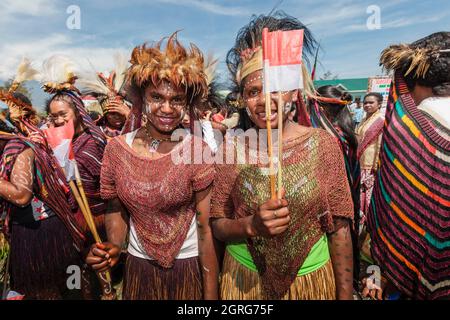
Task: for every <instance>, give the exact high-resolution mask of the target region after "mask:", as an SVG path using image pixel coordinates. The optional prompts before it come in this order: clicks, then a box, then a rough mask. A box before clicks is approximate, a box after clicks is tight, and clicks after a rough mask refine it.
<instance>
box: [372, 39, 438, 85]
mask: <svg viewBox="0 0 450 320" xmlns="http://www.w3.org/2000/svg"><path fill="white" fill-rule="evenodd" d="M437 52H438V51H437ZM433 54H434V52H433V49H431V48H413V47H411V46H410V45H407V44H399V45H392V46H390V47H388V48H386V49H384V50H383V52H382V53H381V58H380V65H382V66H383V67H384V68H385V69H386V70H397V69H402V70H406V72H405V74H404V75H405V76H407V75H408V74H410V73H411V72H413V71H414V74H413V76H414V77H415V78H424V77H425V75H426V74H427V71H428V69H429V68H430V58H431V57H432V55H433Z"/></svg>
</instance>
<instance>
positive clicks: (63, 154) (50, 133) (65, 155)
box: [43, 121, 76, 181]
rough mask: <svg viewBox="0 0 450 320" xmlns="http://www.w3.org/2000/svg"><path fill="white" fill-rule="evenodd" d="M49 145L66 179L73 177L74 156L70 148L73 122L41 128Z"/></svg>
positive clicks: (72, 178)
mask: <svg viewBox="0 0 450 320" xmlns="http://www.w3.org/2000/svg"><path fill="white" fill-rule="evenodd" d="M43 131H44V134H45V137H46V138H47V142H48V144H49V146H50V147H51V148H52V150H53V154H54V155H55V158H56V159H57V160H58V163H59V165H60V166H61V168H63V169H64V172H65V174H66V179H67V181H69V180H74V179H75V166H76V162H75V156H74V154H73V148H72V138H73V135H74V128H73V122H72V121H70V122H68V123H67V124H65V125H64V126H61V127H51V128H48V129H45V130H43Z"/></svg>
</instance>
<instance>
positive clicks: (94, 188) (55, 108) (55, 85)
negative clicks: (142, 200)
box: [40, 55, 106, 298]
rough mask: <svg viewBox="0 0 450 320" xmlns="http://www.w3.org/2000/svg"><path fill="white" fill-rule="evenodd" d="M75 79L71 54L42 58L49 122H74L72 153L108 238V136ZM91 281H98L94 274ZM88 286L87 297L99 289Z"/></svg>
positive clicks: (73, 202)
mask: <svg viewBox="0 0 450 320" xmlns="http://www.w3.org/2000/svg"><path fill="white" fill-rule="evenodd" d="M76 79H77V76H76V74H75V64H74V63H73V61H71V60H70V59H69V58H68V57H66V56H63V55H54V56H52V57H50V58H48V59H46V60H45V61H44V62H43V67H42V71H41V77H40V81H41V83H42V86H43V89H44V91H45V92H47V93H49V94H52V97H51V98H50V99H49V100H48V101H47V114H48V125H49V126H54V127H60V126H64V125H70V123H73V127H74V136H73V139H72V148H73V154H74V157H75V160H76V163H77V165H78V169H79V173H80V176H81V182H82V184H83V188H84V191H85V192H86V197H87V201H88V204H89V207H90V210H91V211H92V214H93V216H94V220H95V224H96V226H97V228H98V229H99V234H100V237H101V238H105V237H106V236H105V229H104V213H105V210H106V203H105V201H104V200H102V199H101V197H100V171H101V166H102V158H103V152H104V148H105V146H106V137H105V135H104V134H103V132H102V131H101V130H100V128H99V127H98V126H96V125H95V123H94V122H93V121H92V119H91V118H90V116H89V115H88V113H87V111H86V109H85V106H84V104H83V101H82V100H81V96H80V92H79V90H78V88H77V87H76V86H75V81H76ZM70 204H71V210H72V211H73V214H74V216H75V217H76V219H77V221H78V225H80V226H81V227H82V228H83V230H84V233H85V234H86V237H87V238H89V240H88V241H87V242H86V243H85V244H86V245H87V244H90V243H92V242H94V239H93V238H92V237H91V235H90V232H89V229H88V226H87V224H86V222H85V219H84V217H83V214H82V211H81V208H79V206H78V204H77V202H76V200H75V198H74V197H72V196H71V197H70ZM86 274H87V273H86ZM90 275H91V274H89V276H90ZM92 275H93V274H92ZM88 282H89V281H88ZM88 282H86V283H88ZM91 283H96V282H94V279H93V277H92V281H91ZM85 289H86V290H84V291H83V293H84V294H85V297H86V298H90V297H92V295H91V294H94V295H96V293H92V292H89V291H91V288H85Z"/></svg>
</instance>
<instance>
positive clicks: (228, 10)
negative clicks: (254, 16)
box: [156, 0, 251, 16]
mask: <svg viewBox="0 0 450 320" xmlns="http://www.w3.org/2000/svg"><path fill="white" fill-rule="evenodd" d="M156 1H157V2H160V3H167V4H174V5H180V6H188V7H189V6H192V7H196V8H197V9H200V10H202V11H206V12H209V13H214V14H218V15H224V16H248V15H249V14H251V12H250V11H249V10H247V9H245V8H243V7H232V6H223V5H220V4H217V3H213V2H212V1H209V0H208V1H205V0H184V1H180V0H156Z"/></svg>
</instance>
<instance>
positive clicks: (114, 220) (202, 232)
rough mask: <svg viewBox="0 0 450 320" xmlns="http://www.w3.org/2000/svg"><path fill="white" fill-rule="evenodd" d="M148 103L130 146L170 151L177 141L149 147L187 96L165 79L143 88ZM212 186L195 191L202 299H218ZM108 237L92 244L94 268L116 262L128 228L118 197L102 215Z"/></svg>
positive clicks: (178, 115)
mask: <svg viewBox="0 0 450 320" xmlns="http://www.w3.org/2000/svg"><path fill="white" fill-rule="evenodd" d="M144 100H145V101H146V104H147V111H148V112H147V113H146V116H147V119H148V122H147V126H146V127H143V128H140V129H139V131H138V133H137V134H136V137H135V139H134V141H133V144H132V148H133V150H134V151H135V152H137V153H138V154H139V155H142V156H146V157H149V158H151V157H158V156H161V155H162V154H167V153H169V152H170V151H171V150H172V149H173V148H174V147H175V146H176V145H177V143H178V142H177V141H163V142H161V144H160V145H159V147H158V149H157V151H156V152H154V153H151V152H150V151H149V145H150V143H151V139H150V138H149V137H148V132H149V133H150V134H151V136H152V137H154V138H157V139H164V138H167V137H170V136H171V134H172V132H173V131H174V130H175V129H177V128H178V126H179V125H180V123H181V121H182V119H183V117H184V114H185V112H186V108H187V102H186V101H187V98H186V95H185V90H184V88H180V87H175V86H173V85H170V84H169V83H167V82H162V83H161V84H160V85H159V86H152V85H150V86H149V87H148V88H146V90H145V99H144ZM210 201H211V190H210V188H207V189H205V190H203V191H199V192H196V193H195V206H196V211H197V231H198V247H199V259H200V264H201V271H202V279H203V296H204V298H205V299H212V300H217V299H218V275H219V267H218V261H217V257H216V252H215V248H214V241H213V236H212V231H211V226H210V222H209V211H210ZM105 225H106V231H107V235H108V241H107V242H104V243H102V244H95V245H93V246H92V247H91V250H90V251H89V253H88V256H87V258H86V263H87V264H89V265H91V266H92V268H93V269H94V270H100V271H103V270H106V269H108V268H112V267H114V266H115V265H117V262H118V261H119V256H120V253H121V251H122V248H123V247H124V245H125V239H126V235H127V232H128V226H129V218H128V216H127V214H126V211H125V209H124V207H123V204H122V203H121V202H120V200H119V199H114V200H111V201H110V202H109V206H108V211H107V214H106V216H105Z"/></svg>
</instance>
